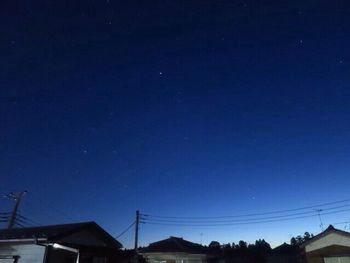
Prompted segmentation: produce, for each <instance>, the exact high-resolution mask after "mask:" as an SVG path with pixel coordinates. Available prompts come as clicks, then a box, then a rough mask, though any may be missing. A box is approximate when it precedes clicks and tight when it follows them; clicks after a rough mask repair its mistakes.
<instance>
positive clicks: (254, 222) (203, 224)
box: [141, 209, 350, 226]
mask: <svg viewBox="0 0 350 263" xmlns="http://www.w3.org/2000/svg"><path fill="white" fill-rule="evenodd" d="M347 211H350V209H343V210H337V211H332V212H327V213H322V215H330V214H336V213H342V212H347ZM317 216H318V213H315V212H314V214H313V215H306V216H294V217H289V218H282V219H272V220H262V221H261V220H260V221H259V220H257V221H249V222H231V223H211V222H198V223H192V224H190V223H182V222H177V223H160V222H155V221H151V220H142V221H141V223H143V224H150V225H165V226H236V225H252V224H262V223H272V222H282V221H290V220H295V219H302V218H311V217H317Z"/></svg>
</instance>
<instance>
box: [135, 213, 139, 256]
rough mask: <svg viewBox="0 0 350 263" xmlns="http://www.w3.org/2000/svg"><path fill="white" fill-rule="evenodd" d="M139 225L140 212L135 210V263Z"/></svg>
mask: <svg viewBox="0 0 350 263" xmlns="http://www.w3.org/2000/svg"><path fill="white" fill-rule="evenodd" d="M139 224H140V211H139V210H136V219H135V246H134V252H135V263H137V262H138V246H139V245H138V241H139Z"/></svg>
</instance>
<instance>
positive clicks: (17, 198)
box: [6, 191, 27, 229]
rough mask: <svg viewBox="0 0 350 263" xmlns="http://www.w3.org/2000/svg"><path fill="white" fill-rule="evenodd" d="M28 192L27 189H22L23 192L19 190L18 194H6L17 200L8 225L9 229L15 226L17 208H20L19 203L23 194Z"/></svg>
mask: <svg viewBox="0 0 350 263" xmlns="http://www.w3.org/2000/svg"><path fill="white" fill-rule="evenodd" d="M26 193H27V191H22V192H19V193H17V194H13V193H10V194H7V195H6V197H7V198H11V199H13V200H15V206H14V207H13V210H12V213H11V217H10V218H9V220H8V225H7V228H8V229H11V228H13V226H14V224H15V221H16V217H17V210H18V207H19V204H20V203H21V199H22V197H23V195H25V194H26Z"/></svg>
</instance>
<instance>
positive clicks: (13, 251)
mask: <svg viewBox="0 0 350 263" xmlns="http://www.w3.org/2000/svg"><path fill="white" fill-rule="evenodd" d="M44 255H45V247H43V246H38V245H35V244H0V257H6V256H19V259H18V261H17V262H18V263H42V262H43V260H44Z"/></svg>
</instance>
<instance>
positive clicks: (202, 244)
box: [200, 233, 203, 245]
mask: <svg viewBox="0 0 350 263" xmlns="http://www.w3.org/2000/svg"><path fill="white" fill-rule="evenodd" d="M200 235H201V245H203V244H202V243H203V233H200Z"/></svg>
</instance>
